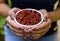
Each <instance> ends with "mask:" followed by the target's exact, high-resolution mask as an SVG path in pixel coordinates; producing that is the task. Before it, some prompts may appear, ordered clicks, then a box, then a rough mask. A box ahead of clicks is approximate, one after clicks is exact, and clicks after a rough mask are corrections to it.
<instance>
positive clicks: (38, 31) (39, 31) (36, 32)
mask: <svg viewBox="0 0 60 41" xmlns="http://www.w3.org/2000/svg"><path fill="white" fill-rule="evenodd" d="M50 27H51V26H49V27H48V28H45V29H42V30H37V31H32V34H33V33H34V34H39V33H43V32H45V31H48V30H49V28H50Z"/></svg>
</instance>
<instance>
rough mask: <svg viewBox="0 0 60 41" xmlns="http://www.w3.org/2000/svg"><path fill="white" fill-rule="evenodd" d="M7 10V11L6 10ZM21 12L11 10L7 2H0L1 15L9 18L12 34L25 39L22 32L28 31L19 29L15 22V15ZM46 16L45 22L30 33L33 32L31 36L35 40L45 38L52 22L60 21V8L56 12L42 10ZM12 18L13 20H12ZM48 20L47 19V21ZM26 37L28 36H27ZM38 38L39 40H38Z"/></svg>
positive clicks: (2, 0)
mask: <svg viewBox="0 0 60 41" xmlns="http://www.w3.org/2000/svg"><path fill="white" fill-rule="evenodd" d="M5 9H6V10H5ZM18 10H20V9H19V8H12V9H11V8H10V7H9V6H8V5H7V4H5V0H0V14H1V15H3V16H5V17H7V16H8V15H9V16H8V17H7V18H6V21H7V25H8V26H9V28H10V29H11V30H12V33H13V34H15V35H17V36H19V37H21V38H24V37H23V36H24V34H23V33H22V32H27V30H25V29H24V30H23V28H22V27H19V26H18V25H17V24H16V23H15V22H14V20H13V19H12V18H13V17H14V14H15V13H16V12H17V11H18ZM40 11H41V12H42V13H43V14H44V20H45V21H44V22H43V23H42V24H41V25H39V26H38V27H36V28H32V29H30V30H29V32H32V34H31V36H32V38H34V39H37V38H39V37H41V36H43V35H44V34H45V33H46V32H47V31H48V30H49V28H50V27H51V22H54V21H57V20H59V19H60V7H59V8H57V9H56V10H55V11H51V12H47V11H46V10H45V9H43V10H40ZM11 17H12V18H11ZM46 18H47V19H46ZM39 31H40V32H39ZM25 37H26V36H25ZM36 37H37V38H36Z"/></svg>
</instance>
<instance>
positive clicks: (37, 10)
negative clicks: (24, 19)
mask: <svg viewBox="0 0 60 41" xmlns="http://www.w3.org/2000/svg"><path fill="white" fill-rule="evenodd" d="M23 10H32V11H36V12H38V13H39V14H40V15H41V21H40V22H39V23H37V24H34V25H23V24H20V23H19V22H17V20H16V18H15V17H14V21H15V22H16V24H18V25H19V26H23V27H36V26H38V25H40V24H41V23H42V22H43V19H44V17H43V14H42V12H40V11H38V10H36V9H30V8H27V9H22V10H20V11H17V12H16V14H15V16H16V15H17V14H18V13H19V12H21V11H23Z"/></svg>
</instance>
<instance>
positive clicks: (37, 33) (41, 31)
mask: <svg viewBox="0 0 60 41" xmlns="http://www.w3.org/2000/svg"><path fill="white" fill-rule="evenodd" d="M40 12H42V13H43V15H44V21H43V23H41V24H40V25H39V26H38V27H36V28H32V29H30V31H31V32H32V33H31V38H33V39H38V38H40V37H42V36H43V35H45V34H46V33H47V32H48V30H49V28H50V27H51V20H50V19H49V18H48V13H47V11H46V10H45V9H42V10H40Z"/></svg>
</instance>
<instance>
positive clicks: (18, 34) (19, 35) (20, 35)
mask: <svg viewBox="0 0 60 41" xmlns="http://www.w3.org/2000/svg"><path fill="white" fill-rule="evenodd" d="M12 33H13V34H15V35H17V36H18V37H20V38H24V35H23V34H20V33H16V32H14V31H12Z"/></svg>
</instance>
